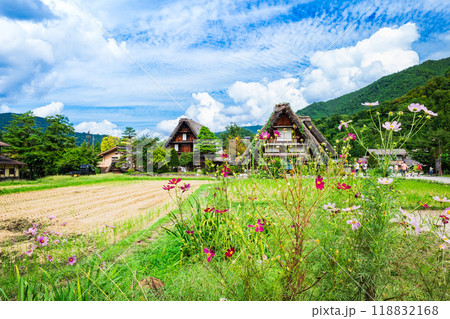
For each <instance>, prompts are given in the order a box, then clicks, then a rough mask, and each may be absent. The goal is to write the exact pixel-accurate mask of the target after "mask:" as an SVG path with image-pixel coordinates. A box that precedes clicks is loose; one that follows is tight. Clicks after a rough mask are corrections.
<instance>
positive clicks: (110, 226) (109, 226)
mask: <svg viewBox="0 0 450 319" xmlns="http://www.w3.org/2000/svg"><path fill="white" fill-rule="evenodd" d="M105 226H106V227H108V228H112V229H114V228H116V226H112V225H106V224H105Z"/></svg>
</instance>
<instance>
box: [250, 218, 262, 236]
mask: <svg viewBox="0 0 450 319" xmlns="http://www.w3.org/2000/svg"><path fill="white" fill-rule="evenodd" d="M265 224H266V221H265V220H264V219H263V221H262V222H261V219H258V222H257V224H256V225H248V227H249V228H251V227H255V232H257V233H259V232H262V231H264V228H263V226H264V225H265Z"/></svg>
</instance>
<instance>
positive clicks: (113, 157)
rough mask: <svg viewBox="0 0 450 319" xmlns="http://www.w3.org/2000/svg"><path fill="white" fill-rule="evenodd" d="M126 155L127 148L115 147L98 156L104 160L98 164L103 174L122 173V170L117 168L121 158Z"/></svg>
mask: <svg viewBox="0 0 450 319" xmlns="http://www.w3.org/2000/svg"><path fill="white" fill-rule="evenodd" d="M125 154H126V149H125V147H122V146H115V147H113V148H110V149H109V150H106V151H104V152H102V153H100V154H98V155H97V156H100V157H101V158H102V161H101V162H100V163H99V164H98V167H100V169H101V172H102V173H121V172H122V171H121V169H120V168H119V167H116V164H117V163H118V162H119V160H120V158H121V157H122V156H124V155H125Z"/></svg>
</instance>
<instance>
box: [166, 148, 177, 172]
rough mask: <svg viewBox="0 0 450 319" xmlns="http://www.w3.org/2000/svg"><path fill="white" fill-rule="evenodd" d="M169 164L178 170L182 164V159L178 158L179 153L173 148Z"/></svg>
mask: <svg viewBox="0 0 450 319" xmlns="http://www.w3.org/2000/svg"><path fill="white" fill-rule="evenodd" d="M167 165H168V166H169V168H171V169H172V170H176V169H177V167H178V166H179V165H180V161H179V159H178V153H177V151H175V149H173V148H172V149H171V150H170V161H169V163H168V164H167Z"/></svg>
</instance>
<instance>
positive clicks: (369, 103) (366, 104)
mask: <svg viewBox="0 0 450 319" xmlns="http://www.w3.org/2000/svg"><path fill="white" fill-rule="evenodd" d="M361 105H364V106H377V105H379V103H378V101H376V102H365V103H361Z"/></svg>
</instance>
